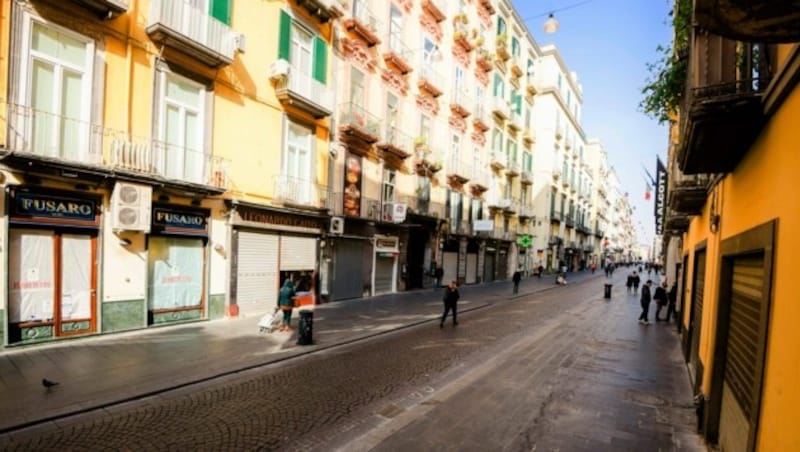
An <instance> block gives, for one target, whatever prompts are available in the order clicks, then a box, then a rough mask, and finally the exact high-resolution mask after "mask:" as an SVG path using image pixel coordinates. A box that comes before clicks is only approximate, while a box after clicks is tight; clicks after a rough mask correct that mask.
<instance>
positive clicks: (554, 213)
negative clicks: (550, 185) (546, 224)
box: [550, 207, 563, 224]
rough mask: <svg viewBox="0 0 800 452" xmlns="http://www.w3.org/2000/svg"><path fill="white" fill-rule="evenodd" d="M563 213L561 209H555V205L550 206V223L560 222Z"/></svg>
mask: <svg viewBox="0 0 800 452" xmlns="http://www.w3.org/2000/svg"><path fill="white" fill-rule="evenodd" d="M562 218H563V215H562V213H561V211H558V210H556V209H555V207H550V223H552V224H560V223H561V219H562Z"/></svg>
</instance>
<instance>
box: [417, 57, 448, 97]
mask: <svg viewBox="0 0 800 452" xmlns="http://www.w3.org/2000/svg"><path fill="white" fill-rule="evenodd" d="M442 83H444V78H442V77H441V76H440V75H439V74H438V73H437V72H436V71H435V70H434V69H433V65H431V64H430V63H423V64H422V68H421V70H420V74H419V79H418V80H417V86H418V87H419V89H421V90H425V91H427V92H428V93H429V94H430V95H431V96H433V97H439V96H441V95H442V89H441V88H440V86H441V84H442Z"/></svg>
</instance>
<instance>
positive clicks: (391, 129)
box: [386, 93, 399, 143]
mask: <svg viewBox="0 0 800 452" xmlns="http://www.w3.org/2000/svg"><path fill="white" fill-rule="evenodd" d="M398 108H399V105H398V102H397V96H395V95H394V94H392V93H387V94H386V135H387V136H386V141H387V142H388V143H397V140H398V138H399V137H398V136H396V135H397V134H398V132H397V122H398V116H399V112H398Z"/></svg>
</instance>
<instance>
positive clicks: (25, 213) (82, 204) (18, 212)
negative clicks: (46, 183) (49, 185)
mask: <svg viewBox="0 0 800 452" xmlns="http://www.w3.org/2000/svg"><path fill="white" fill-rule="evenodd" d="M76 195H77V194H75V193H69V194H67V193H65V194H61V193H59V192H55V191H53V192H47V193H41V192H35V191H27V190H13V189H12V190H11V191H10V197H11V198H12V202H11V221H12V222H15V223H63V224H69V225H75V226H93V227H97V226H98V224H99V221H98V215H97V200H96V199H94V198H91V197H86V198H82V197H79V195H77V196H76Z"/></svg>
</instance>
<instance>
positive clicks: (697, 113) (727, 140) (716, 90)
mask: <svg viewBox="0 0 800 452" xmlns="http://www.w3.org/2000/svg"><path fill="white" fill-rule="evenodd" d="M742 46H744V49H743V48H742ZM691 54H692V57H691V58H690V60H689V76H688V78H689V81H688V82H687V85H688V86H687V91H686V95H685V96H684V102H685V105H684V107H683V108H682V111H685V112H687V113H686V114H683V115H682V116H681V120H682V121H681V122H682V124H681V135H682V136H681V145H680V146H679V148H678V155H677V159H678V166H679V167H680V169H681V171H683V173H684V174H701V173H727V172H730V171H732V170H733V169H734V168H735V167H736V165H738V163H739V161H740V160H741V159H742V157H743V156H744V154H745V153H746V152H747V150H748V149H749V148H750V146H751V145H752V143H753V141H755V139H756V137H757V136H758V134H759V133H760V131H761V128H762V126H763V122H764V114H763V108H762V105H761V98H762V95H763V91H764V90H765V89H766V87H767V84H768V83H769V78H770V72H769V63H768V62H767V61H765V60H766V55H765V54H766V52H765V49H764V48H763V47H756V46H752V45H747V44H745V45H742V44H738V45H737V43H736V42H734V41H730V40H727V39H724V38H721V37H719V36H714V35H709V34H707V33H702V32H697V33H695V35H694V41H693V42H692V52H691ZM742 74H747V76H748V78H740V76H741V75H742Z"/></svg>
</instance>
